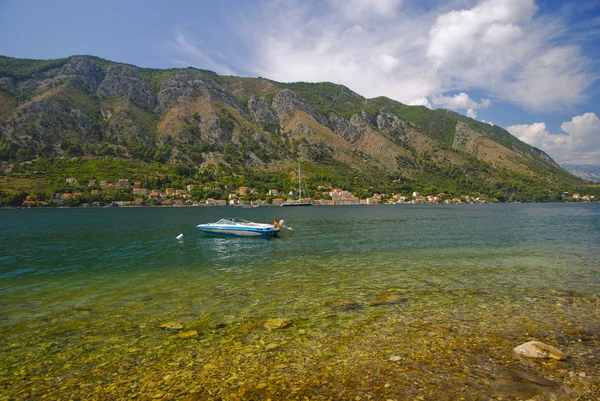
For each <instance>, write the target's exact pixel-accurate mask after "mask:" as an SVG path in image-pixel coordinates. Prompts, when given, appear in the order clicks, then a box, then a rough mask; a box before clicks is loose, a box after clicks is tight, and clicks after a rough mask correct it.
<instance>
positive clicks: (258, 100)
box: [248, 95, 279, 127]
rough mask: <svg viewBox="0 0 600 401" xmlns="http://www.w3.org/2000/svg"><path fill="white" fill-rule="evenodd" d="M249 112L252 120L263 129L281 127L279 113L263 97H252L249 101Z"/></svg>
mask: <svg viewBox="0 0 600 401" xmlns="http://www.w3.org/2000/svg"><path fill="white" fill-rule="evenodd" d="M248 110H249V111H250V116H251V117H252V120H254V122H256V123H257V124H259V125H261V126H263V127H264V126H274V125H279V117H277V113H276V112H275V110H273V109H272V108H271V106H269V103H268V102H267V101H266V100H265V98H263V97H257V96H254V95H252V96H251V97H250V100H248Z"/></svg>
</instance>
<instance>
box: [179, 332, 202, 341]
mask: <svg viewBox="0 0 600 401" xmlns="http://www.w3.org/2000/svg"><path fill="white" fill-rule="evenodd" d="M195 337H198V331H196V330H190V331H182V332H181V333H179V338H181V339H182V340H189V339H190V338H195Z"/></svg>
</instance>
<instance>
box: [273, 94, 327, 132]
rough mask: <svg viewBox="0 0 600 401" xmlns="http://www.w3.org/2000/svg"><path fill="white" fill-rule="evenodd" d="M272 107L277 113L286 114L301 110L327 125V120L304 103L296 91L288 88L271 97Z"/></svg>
mask: <svg viewBox="0 0 600 401" xmlns="http://www.w3.org/2000/svg"><path fill="white" fill-rule="evenodd" d="M272 106H273V109H274V110H275V111H276V112H277V113H278V114H279V115H286V114H291V113H294V112H295V111H298V110H302V111H304V112H306V113H307V114H309V115H310V116H312V118H314V119H315V120H316V121H318V122H319V123H320V124H322V125H327V122H326V121H325V120H324V119H323V117H321V116H320V115H319V114H318V113H316V112H315V111H314V110H313V109H312V108H311V107H310V106H309V105H308V104H306V103H305V102H304V101H303V100H302V99H301V98H300V96H298V95H297V94H296V92H294V91H292V90H290V89H287V88H286V89H284V90H282V91H281V92H279V93H278V94H277V95H276V96H275V97H274V98H273V105H272Z"/></svg>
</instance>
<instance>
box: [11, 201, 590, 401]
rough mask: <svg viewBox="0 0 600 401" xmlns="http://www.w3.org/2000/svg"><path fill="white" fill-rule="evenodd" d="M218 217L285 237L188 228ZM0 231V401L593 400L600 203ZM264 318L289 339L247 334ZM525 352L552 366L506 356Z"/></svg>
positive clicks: (85, 223)
mask: <svg viewBox="0 0 600 401" xmlns="http://www.w3.org/2000/svg"><path fill="white" fill-rule="evenodd" d="M223 217H238V218H244V219H248V220H253V221H259V222H271V221H272V220H273V219H274V218H278V219H280V220H281V219H284V220H285V223H286V225H288V226H290V227H292V228H293V230H288V231H286V232H284V233H283V234H282V235H281V236H280V237H278V238H266V239H265V238H220V237H211V236H207V235H204V234H201V233H199V232H196V231H195V225H196V224H200V223H207V222H213V221H217V220H218V219H220V218H223ZM0 222H1V224H0V297H1V299H2V302H1V304H0V330H1V332H2V336H1V339H0V348H1V349H2V356H3V358H2V359H3V361H2V363H1V365H0V366H1V370H0V377H1V379H2V383H0V384H1V385H2V386H3V387H2V388H4V389H5V391H4V392H3V393H5V394H7V396H4V397H7V398H2V397H3V396H2V395H0V400H1V399H39V398H40V397H41V396H44V397H46V398H48V399H69V398H92V399H151V398H154V399H163V398H164V399H219V398H220V399H268V398H271V399H294V398H297V399H303V397H308V398H309V399H310V398H315V399H320V398H318V397H322V398H323V399H328V398H331V399H356V397H361V398H363V399H368V398H369V397H371V398H373V399H413V398H414V397H419V396H423V397H425V399H457V398H460V396H464V397H466V398H465V399H491V398H493V397H504V399H511V397H514V399H526V398H519V397H532V398H533V399H538V398H536V397H540V398H539V399H546V398H544V397H555V398H548V399H587V398H585V397H588V396H589V397H591V398H589V399H594V397H595V395H597V394H600V390H599V388H600V387H599V386H600V385H599V380H600V379H599V377H598V373H597V372H596V370H597V366H598V364H599V363H600V356H599V355H598V349H599V347H598V345H599V344H600V339H599V334H598V333H599V332H600V323H599V322H600V312H599V309H600V295H599V294H600V204H507V205H423V206H421V205H394V206H370V207H364V206H363V207H350V206H349V207H312V208H298V209H296V208H277V207H262V208H235V209H233V208H139V209H138V208H127V209H49V210H35V209H28V210H0ZM180 233H183V234H184V237H183V240H181V241H178V240H177V239H176V238H175V237H176V236H177V235H178V234H180ZM382 300H383V301H382ZM274 318H282V319H286V320H288V321H289V322H290V324H289V325H288V326H287V327H284V328H281V329H270V328H268V327H266V326H265V324H266V322H267V321H269V320H270V319H274ZM167 322H175V323H177V324H179V325H180V326H181V327H182V328H181V330H179V331H177V330H173V331H169V330H161V329H160V328H159V326H160V325H161V324H164V323H167ZM194 330H195V331H196V332H197V335H193V333H192V335H191V337H190V338H182V337H181V336H179V334H181V333H185V332H188V333H189V332H193V331H194ZM531 339H537V340H540V341H544V342H546V343H548V344H552V345H554V346H557V347H559V348H561V349H563V350H564V351H567V353H569V355H571V357H570V358H569V359H568V360H567V361H566V362H563V363H562V365H560V364H548V363H547V362H538V361H535V362H531V361H523V360H521V359H519V358H516V357H515V356H514V355H513V354H512V353H511V350H512V348H513V347H514V346H516V345H519V344H521V343H523V342H526V341H529V340H531ZM392 357H396V358H395V360H393V361H391V360H390V358H392ZM523 372H525V373H523ZM582 373H583V375H582ZM527 374H534V375H536V376H535V377H538V376H539V377H543V378H547V379H550V380H553V381H554V382H555V385H552V386H548V385H542V384H540V382H539V381H538V382H537V383H536V380H535V379H531V377H529V376H527ZM524 377H525V378H524ZM546 384H547V383H546ZM442 389H444V391H442ZM0 392H2V391H0ZM549 394H550V395H549ZM569 397H571V398H569ZM573 397H584V398H573Z"/></svg>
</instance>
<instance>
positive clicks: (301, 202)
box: [281, 162, 313, 206]
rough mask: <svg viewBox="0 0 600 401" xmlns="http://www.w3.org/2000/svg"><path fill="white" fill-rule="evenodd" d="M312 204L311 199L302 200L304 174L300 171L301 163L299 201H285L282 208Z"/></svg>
mask: <svg viewBox="0 0 600 401" xmlns="http://www.w3.org/2000/svg"><path fill="white" fill-rule="evenodd" d="M312 204H313V203H312V200H311V199H310V198H307V199H302V173H301V171H300V162H298V199H294V200H288V201H285V202H283V203H282V204H281V206H312Z"/></svg>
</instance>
